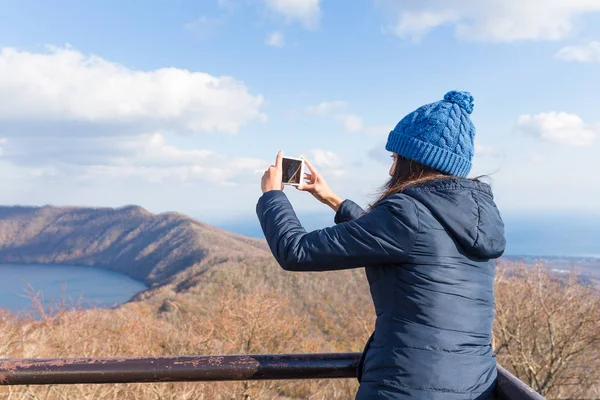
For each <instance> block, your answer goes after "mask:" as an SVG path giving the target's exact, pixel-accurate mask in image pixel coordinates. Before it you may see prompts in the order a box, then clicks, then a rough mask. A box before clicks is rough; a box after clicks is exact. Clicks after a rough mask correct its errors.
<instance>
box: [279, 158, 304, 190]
mask: <svg viewBox="0 0 600 400" xmlns="http://www.w3.org/2000/svg"><path fill="white" fill-rule="evenodd" d="M281 167H282V170H283V171H282V172H283V175H282V179H281V180H282V181H283V184H284V185H291V186H298V185H300V183H301V182H302V177H303V176H304V160H303V159H301V158H294V157H285V156H284V157H283V159H282V164H281Z"/></svg>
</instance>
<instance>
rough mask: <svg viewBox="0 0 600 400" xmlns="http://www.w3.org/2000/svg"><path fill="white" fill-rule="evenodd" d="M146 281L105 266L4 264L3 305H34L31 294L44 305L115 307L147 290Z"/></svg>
mask: <svg viewBox="0 0 600 400" xmlns="http://www.w3.org/2000/svg"><path fill="white" fill-rule="evenodd" d="M146 288H147V287H146V285H144V283H142V282H139V281H136V280H135V279H132V278H130V277H128V276H127V275H123V274H120V273H118V272H114V271H109V270H106V269H102V268H95V267H83V266H81V267H80V266H70V265H32V264H19V265H16V264H0V308H9V309H11V310H13V311H15V312H18V311H26V310H29V309H30V308H31V299H30V297H31V296H30V293H34V294H37V293H39V294H40V296H41V299H43V302H44V304H45V305H46V306H47V305H52V304H57V303H60V302H61V301H63V300H64V303H65V304H66V305H67V306H68V307H70V308H71V307H74V306H77V307H81V308H90V307H112V306H115V305H118V304H122V303H125V302H127V301H128V300H129V299H131V297H133V296H134V295H135V294H136V293H138V292H140V291H142V290H145V289H146Z"/></svg>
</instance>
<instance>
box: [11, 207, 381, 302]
mask: <svg viewBox="0 0 600 400" xmlns="http://www.w3.org/2000/svg"><path fill="white" fill-rule="evenodd" d="M0 263H16V264H18V263H39V264H54V263H57V264H72V265H82V266H86V265H89V266H96V267H102V268H107V269H110V270H114V271H117V272H121V273H124V274H126V275H128V276H130V277H132V278H134V279H137V280H141V281H143V282H145V283H146V284H147V285H148V286H150V288H149V289H148V290H147V291H145V292H142V293H140V294H138V295H137V296H136V297H135V298H134V300H137V301H145V302H146V303H148V304H150V305H152V306H154V307H156V309H157V310H162V311H167V310H169V309H172V308H173V306H174V305H175V306H176V305H177V304H183V303H185V304H186V305H185V306H184V307H183V308H188V309H189V308H203V309H204V312H208V311H207V310H209V309H210V308H211V306H212V305H214V304H215V303H216V302H217V300H218V296H219V291H221V290H222V287H223V286H225V285H229V286H233V287H235V288H237V290H239V291H240V292H247V293H248V292H251V291H253V290H256V289H260V288H263V289H265V290H268V291H270V292H273V293H274V294H279V295H281V296H282V298H290V299H293V300H294V301H293V303H294V305H295V307H297V308H298V309H299V310H301V309H307V308H311V307H314V306H316V305H317V304H319V303H320V302H322V301H323V300H324V299H328V300H327V301H329V302H330V303H331V302H333V303H331V307H332V308H335V307H343V306H346V305H348V304H363V305H364V304H368V305H369V306H370V304H371V300H370V297H369V291H368V284H367V282H366V279H365V278H364V272H363V271H362V270H353V271H342V272H325V273H291V272H287V271H284V270H282V269H281V268H280V267H279V266H278V265H277V263H276V262H275V260H274V258H273V256H272V255H271V252H270V251H269V249H268V246H267V244H266V242H265V241H264V240H260V239H253V238H248V237H245V236H241V235H238V234H234V233H231V232H227V231H225V230H222V229H219V228H216V227H214V226H211V225H207V224H204V223H202V222H200V221H198V220H195V219H193V218H190V217H187V216H185V215H182V214H179V213H163V214H152V213H150V212H148V211H147V210H145V209H143V208H141V207H137V206H128V207H123V208H117V209H113V208H76V207H50V206H45V207H0ZM348 297H349V298H348ZM199 301H201V302H202V303H201V304H200V303H198V302H199ZM196 311H198V312H200V311H202V310H196Z"/></svg>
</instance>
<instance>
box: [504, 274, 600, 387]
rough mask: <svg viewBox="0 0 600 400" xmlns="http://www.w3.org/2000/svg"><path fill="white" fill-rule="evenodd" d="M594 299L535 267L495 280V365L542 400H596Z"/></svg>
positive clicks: (598, 358)
mask: <svg viewBox="0 0 600 400" xmlns="http://www.w3.org/2000/svg"><path fill="white" fill-rule="evenodd" d="M599 345H600V294H599V293H598V291H597V289H595V288H594V287H592V286H589V285H586V284H583V283H582V282H581V281H580V279H579V278H578V277H577V276H576V275H575V274H574V273H571V274H570V275H568V276H565V275H564V274H554V273H552V272H551V271H550V270H549V269H548V268H545V267H544V266H543V265H541V264H538V265H536V266H535V267H530V268H526V267H525V266H523V265H517V266H514V265H513V266H511V265H509V266H506V267H504V268H502V269H500V270H499V271H498V273H497V275H496V320H495V326H494V347H495V352H496V355H497V357H498V360H499V362H500V364H502V365H504V366H506V367H507V368H509V369H510V370H511V371H512V372H513V373H514V374H515V375H516V376H517V377H519V378H520V379H521V380H523V381H524V382H525V383H527V384H528V385H529V386H531V387H532V388H533V389H534V390H536V391H537V392H538V393H540V394H542V395H544V396H547V397H548V398H556V399H558V398H564V399H567V398H568V399H573V398H578V399H583V398H588V399H597V398H600V349H599Z"/></svg>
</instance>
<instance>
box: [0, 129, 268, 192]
mask: <svg viewBox="0 0 600 400" xmlns="http://www.w3.org/2000/svg"><path fill="white" fill-rule="evenodd" d="M2 151H3V160H4V161H9V162H11V163H12V164H13V165H16V166H19V167H23V168H26V169H27V170H29V171H30V172H31V174H32V176H34V177H45V176H53V177H61V178H65V179H69V180H77V181H83V182H88V181H90V182H93V181H94V180H97V179H100V178H106V177H109V178H112V179H117V180H119V179H127V178H132V177H135V178H137V179H142V180H144V181H147V182H163V181H165V180H171V181H173V180H174V181H179V182H191V181H193V182H199V181H204V182H209V183H212V184H216V185H234V184H236V183H238V182H245V181H248V180H249V179H258V178H257V176H259V175H258V174H259V173H262V171H263V170H264V169H265V168H266V167H267V166H268V165H269V163H268V162H267V161H264V160H260V159H255V158H245V157H240V158H236V157H227V156H225V155H222V154H219V153H216V152H214V151H209V150H204V149H182V148H178V147H175V146H173V145H170V144H168V143H167V140H166V137H165V135H163V134H161V133H153V134H143V135H137V136H131V137H91V138H90V137H79V138H61V137H46V138H35V139H31V138H26V137H25V138H10V139H5V140H4V141H3V142H2Z"/></svg>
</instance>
